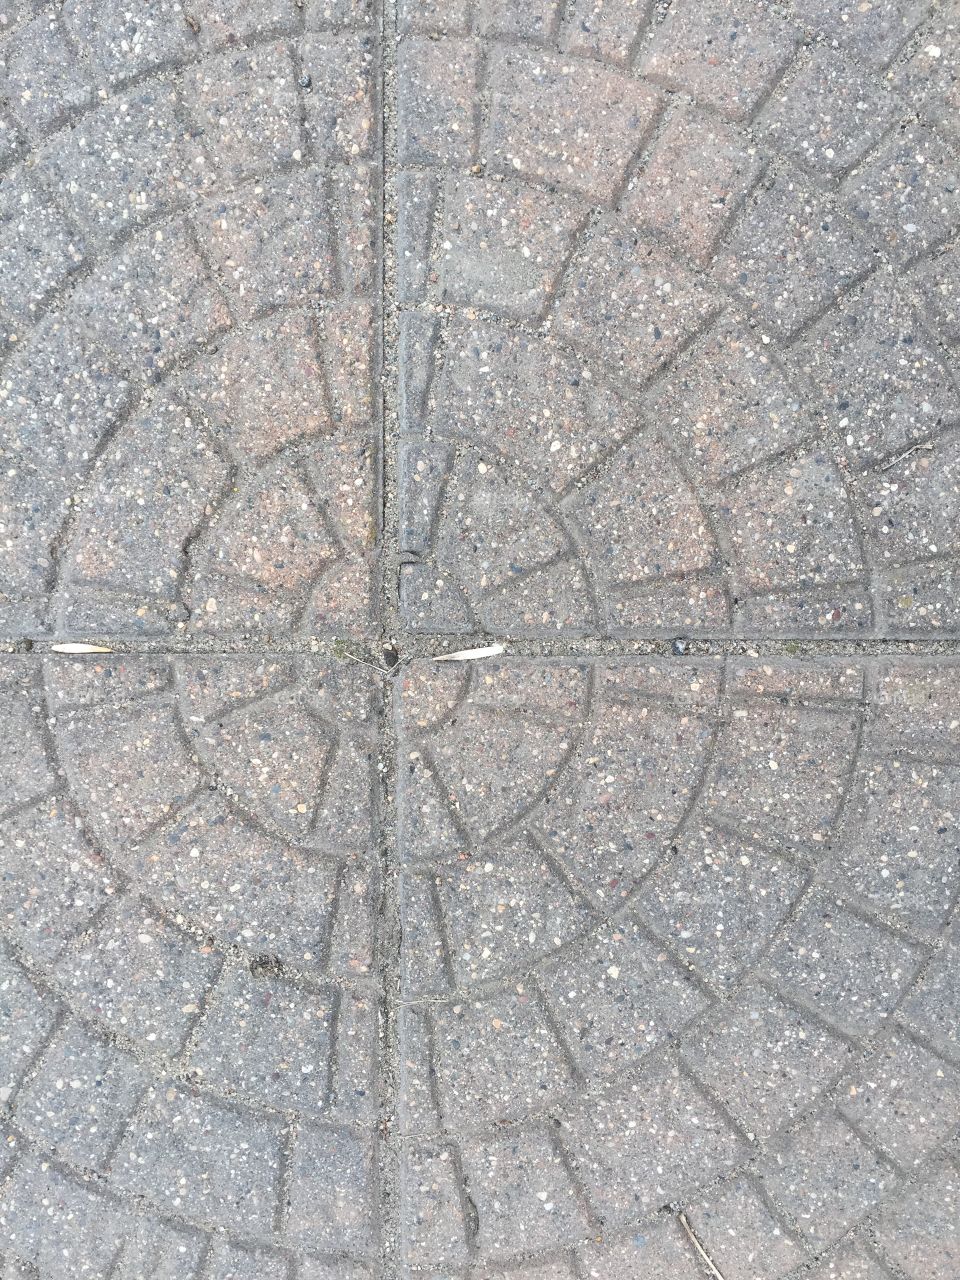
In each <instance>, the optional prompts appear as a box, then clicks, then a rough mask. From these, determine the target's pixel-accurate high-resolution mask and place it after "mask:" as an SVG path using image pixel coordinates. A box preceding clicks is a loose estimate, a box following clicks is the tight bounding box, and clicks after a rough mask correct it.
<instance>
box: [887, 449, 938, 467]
mask: <svg viewBox="0 0 960 1280" xmlns="http://www.w3.org/2000/svg"><path fill="white" fill-rule="evenodd" d="M932 448H933V445H932V444H930V443H929V442H927V443H926V444H912V445H911V446H910V448H909V449H904V451H903V453H898V454H897V456H896V457H895V458H891V459H890V461H889V462H885V463H884V464H883V466H882V467H880V468H879V470H880V471H889V470H890V468H891V467H895V466H896V465H897V463H898V462H903V460H904V458H909V457H910V455H911V454H912V453H917V452H918V451H919V450H920V449H932Z"/></svg>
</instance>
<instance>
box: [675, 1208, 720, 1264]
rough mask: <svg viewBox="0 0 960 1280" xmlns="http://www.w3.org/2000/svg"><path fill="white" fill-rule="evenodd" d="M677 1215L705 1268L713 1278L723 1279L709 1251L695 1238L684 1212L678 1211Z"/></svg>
mask: <svg viewBox="0 0 960 1280" xmlns="http://www.w3.org/2000/svg"><path fill="white" fill-rule="evenodd" d="M677 1217H678V1218H679V1219H680V1225H681V1227H683V1229H684V1231H685V1232H686V1233H687V1235H688V1236H689V1237H690V1243H691V1244H692V1245H693V1247H694V1248H695V1249H696V1251H697V1253H698V1254H699V1255H700V1257H701V1258H702V1259H703V1265H704V1266H705V1267H706V1268H707V1270H708V1271H709V1272H710V1274H711V1275H712V1276H713V1278H714V1280H723V1274H722V1272H720V1271H718V1270H717V1268H716V1265H715V1264H714V1261H713V1259H712V1258H711V1257H710V1255H709V1253H707V1251H706V1249H705V1248H704V1247H703V1245H702V1244H701V1243H700V1241H699V1240H698V1239H697V1236H696V1232H695V1231H694V1229H693V1227H691V1225H690V1223H689V1222H688V1221H687V1215H686V1214H685V1213H678V1214H677Z"/></svg>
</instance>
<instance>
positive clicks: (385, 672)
mask: <svg viewBox="0 0 960 1280" xmlns="http://www.w3.org/2000/svg"><path fill="white" fill-rule="evenodd" d="M336 656H337V657H338V658H349V659H350V661H351V662H359V663H360V665H361V667H369V668H370V670H371V671H376V672H377V674H378V675H381V676H392V675H393V674H394V673H395V672H397V671H399V669H400V668H401V667H402V666H403V664H404V663H405V662H406V661H408V659H406V658H400V659H399V660H398V661H397V662H395V663H394V665H393V666H392V667H381V666H379V665H378V664H377V663H376V662H368V661H367V659H366V658H358V657H357V655H356V654H355V653H351V652H350V650H349V649H340V650H339V651H337V654H336Z"/></svg>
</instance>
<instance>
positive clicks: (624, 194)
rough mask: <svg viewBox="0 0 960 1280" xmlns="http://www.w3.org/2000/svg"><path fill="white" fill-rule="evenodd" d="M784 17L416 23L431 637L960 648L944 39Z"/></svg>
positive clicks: (409, 96) (948, 36) (769, 10)
mask: <svg viewBox="0 0 960 1280" xmlns="http://www.w3.org/2000/svg"><path fill="white" fill-rule="evenodd" d="M664 8H665V9H666V13H665V14H661V13H660V12H659V10H660V9H664ZM790 8H791V6H773V5H769V4H765V3H752V2H751V3H745V4H738V3H732V2H730V0H715V2H714V0H711V2H709V3H699V2H698V3H693V0H690V2H689V3H684V2H682V0H681V2H677V0H674V3H673V4H671V5H669V6H658V7H656V9H657V11H655V6H653V5H647V4H634V3H630V4H614V5H610V4H603V5H595V6H593V5H589V4H583V5H568V6H566V8H565V9H563V11H562V12H561V10H560V8H559V7H558V6H554V5H539V6H538V5H534V6H522V7H521V6H518V7H516V8H514V7H513V6H508V7H505V6H496V5H485V4H481V5H479V6H478V8H477V12H475V13H474V14H473V17H472V18H471V16H470V13H469V12H468V10H467V8H466V7H464V6H455V5H437V6H420V5H410V6H407V8H406V10H404V16H403V17H402V22H401V31H402V33H403V37H402V40H401V44H400V52H399V55H398V56H399V61H398V71H397V79H398V93H399V153H400V162H401V165H402V166H403V170H402V173H401V176H400V178H399V179H398V183H397V201H398V216H399V229H398V287H399V292H400V299H401V302H402V304H403V311H402V314H401V325H402V338H401V361H402V368H401V379H402V380H403V384H404V390H405V396H404V398H403V399H402V401H401V418H402V421H401V431H402V434H403V436H404V439H405V445H404V451H405V453H404V465H403V467H402V471H401V501H402V504H403V509H404V517H403V522H402V531H401V536H402V539H403V550H404V551H405V552H406V556H405V559H406V560H407V561H408V563H407V564H406V566H405V567H404V569H403V573H402V580H401V586H402V599H403V608H404V611H405V617H406V618H407V620H408V622H409V624H410V625H411V626H412V627H414V628H418V629H423V630H425V631H436V630H440V631H446V632H449V633H456V632H469V631H476V630H487V631H491V632H495V633H496V632H509V633H512V634H517V635H525V636H552V635H556V634H558V633H560V634H591V635H593V634H597V633H600V634H608V635H613V636H627V637H629V636H649V635H651V634H657V633H660V634H664V633H665V634H668V635H672V634H676V633H677V632H678V631H680V632H686V631H689V632H694V633H695V632H703V633H706V634H713V635H716V634H718V633H723V632H733V633H741V634H750V635H757V634H760V635H764V634H766V635H769V634H784V633H785V634H790V635H798V634H799V635H826V636H844V635H846V636H851V635H852V636H856V635H864V634H881V635H885V636H889V635H909V634H916V633H927V634H929V633H936V634H947V633H950V634H955V633H956V630H957V621H958V620H957V615H956V609H955V597H956V591H955V585H956V583H955V576H956V547H955V545H954V533H953V526H954V525H955V524H956V519H955V517H956V512H955V510H954V503H955V499H956V486H955V484H954V483H952V482H951V481H950V480H949V479H948V476H949V475H950V473H951V472H952V465H953V464H952V462H951V458H952V450H953V449H954V443H953V432H954V429H955V427H956V424H957V422H958V420H960V392H958V388H957V381H956V378H957V364H956V343H955V338H956V333H955V328H956V320H955V301H956V285H955V282H956V277H957V272H956V259H955V251H954V248H953V241H954V239H955V236H956V232H957V228H958V226H960V194H958V191H960V188H958V185H957V184H958V163H960V160H958V153H957V149H956V148H957V143H958V141H960V138H958V135H957V130H956V125H955V120H954V116H955V115H956V111H955V107H956V91H955V88H954V82H955V80H956V75H957V72H956V58H957V52H956V41H957V35H956V30H957V27H956V24H957V20H958V15H957V13H956V11H955V8H954V7H953V6H952V5H950V4H944V5H908V4H905V3H899V0H895V2H894V3H890V4H870V5H866V6H854V5H843V4H839V3H837V4H832V3H829V4H828V3H824V4H820V5H814V6H812V7H811V6H809V5H807V6H796V12H795V13H790V12H783V11H782V10H784V9H790ZM505 9H508V10H509V11H508V12H506V11H505ZM924 19H925V20H926V25H923V20H924ZM951 108H953V110H951ZM854 121H855V123H852V122H854Z"/></svg>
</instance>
